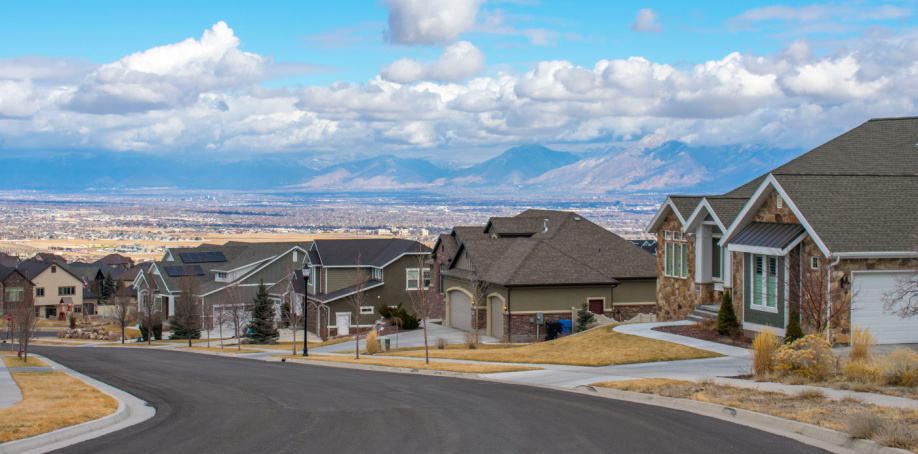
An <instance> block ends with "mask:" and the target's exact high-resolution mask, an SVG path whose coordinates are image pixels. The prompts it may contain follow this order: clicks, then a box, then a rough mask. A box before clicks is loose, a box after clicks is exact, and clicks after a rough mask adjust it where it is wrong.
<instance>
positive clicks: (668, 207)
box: [645, 195, 702, 233]
mask: <svg viewBox="0 0 918 454" xmlns="http://www.w3.org/2000/svg"><path fill="white" fill-rule="evenodd" d="M701 199H702V197H701V196H694V195H671V196H669V197H667V198H666V200H665V201H663V205H661V206H660V209H658V210H657V214H655V215H654V216H653V219H651V220H650V224H649V225H648V226H647V229H646V230H645V231H646V232H651V233H652V232H656V231H657V229H659V228H660V225H662V224H663V220H665V219H666V216H667V215H668V214H669V213H674V214H675V215H676V218H677V219H679V223H680V224H682V225H683V226H685V224H686V221H687V220H688V218H689V216H691V214H692V213H693V212H694V211H695V208H696V207H697V206H698V203H699V202H701Z"/></svg>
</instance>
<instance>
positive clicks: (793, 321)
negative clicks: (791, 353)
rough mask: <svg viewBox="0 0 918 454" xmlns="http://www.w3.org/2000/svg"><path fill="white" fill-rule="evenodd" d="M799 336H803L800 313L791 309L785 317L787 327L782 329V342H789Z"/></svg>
mask: <svg viewBox="0 0 918 454" xmlns="http://www.w3.org/2000/svg"><path fill="white" fill-rule="evenodd" d="M801 337H803V330H802V329H800V314H798V313H797V311H795V310H791V311H790V315H789V316H788V317H787V329H786V330H784V343H785V344H790V343H791V342H793V341H795V340H797V339H800V338H801Z"/></svg>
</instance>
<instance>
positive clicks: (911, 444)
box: [873, 421, 918, 450]
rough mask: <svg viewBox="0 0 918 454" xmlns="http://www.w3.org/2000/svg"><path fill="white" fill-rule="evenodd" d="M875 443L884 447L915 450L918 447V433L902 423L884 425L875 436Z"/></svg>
mask: <svg viewBox="0 0 918 454" xmlns="http://www.w3.org/2000/svg"><path fill="white" fill-rule="evenodd" d="M873 439H874V441H876V442H877V443H879V444H881V445H884V446H892V447H893V448H902V449H911V450H914V449H915V446H918V433H915V431H914V430H912V428H911V427H910V426H909V424H907V423H905V422H902V421H891V422H889V423H887V424H884V425H883V427H881V428H880V429H879V430H878V431H877V433H876V434H875V435H874V436H873Z"/></svg>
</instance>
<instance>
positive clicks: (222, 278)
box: [217, 271, 226, 281]
mask: <svg viewBox="0 0 918 454" xmlns="http://www.w3.org/2000/svg"><path fill="white" fill-rule="evenodd" d="M217 280H218V281H225V280H226V273H221V272H219V271H218V272H217Z"/></svg>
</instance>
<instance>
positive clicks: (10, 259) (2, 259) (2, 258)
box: [0, 252, 19, 268]
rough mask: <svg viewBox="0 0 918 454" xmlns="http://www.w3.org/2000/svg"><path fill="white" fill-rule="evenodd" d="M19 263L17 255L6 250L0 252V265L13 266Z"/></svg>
mask: <svg viewBox="0 0 918 454" xmlns="http://www.w3.org/2000/svg"><path fill="white" fill-rule="evenodd" d="M18 264H19V257H16V256H14V255H9V254H7V253H6V252H0V265H3V266H7V267H13V268H15V267H16V265H18Z"/></svg>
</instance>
